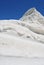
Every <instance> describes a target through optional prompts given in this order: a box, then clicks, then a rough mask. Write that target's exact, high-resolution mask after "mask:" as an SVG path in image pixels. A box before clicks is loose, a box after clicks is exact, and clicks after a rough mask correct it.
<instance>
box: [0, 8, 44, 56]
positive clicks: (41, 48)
mask: <svg viewBox="0 0 44 65" xmlns="http://www.w3.org/2000/svg"><path fill="white" fill-rule="evenodd" d="M0 55H8V56H9V55H10V56H24V57H44V16H42V15H41V13H39V12H38V11H37V10H36V9H35V8H31V9H30V10H28V11H27V12H26V13H25V14H24V15H23V16H22V17H21V18H20V19H19V20H0Z"/></svg>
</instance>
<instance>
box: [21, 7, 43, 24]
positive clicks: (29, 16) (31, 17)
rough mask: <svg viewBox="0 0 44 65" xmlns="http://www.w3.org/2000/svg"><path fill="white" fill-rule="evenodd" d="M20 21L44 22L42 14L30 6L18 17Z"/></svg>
mask: <svg viewBox="0 0 44 65" xmlns="http://www.w3.org/2000/svg"><path fill="white" fill-rule="evenodd" d="M20 20H22V21H28V22H34V21H36V22H39V23H42V24H44V16H43V15H42V14H41V13H40V12H39V11H38V10H37V9H36V8H31V9H29V10H28V11H27V12H25V14H24V15H23V16H22V17H21V18H20Z"/></svg>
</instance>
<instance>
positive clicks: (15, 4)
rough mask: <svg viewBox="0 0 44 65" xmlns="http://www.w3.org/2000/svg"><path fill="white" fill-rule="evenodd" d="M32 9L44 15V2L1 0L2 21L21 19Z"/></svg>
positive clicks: (0, 12) (0, 15)
mask: <svg viewBox="0 0 44 65" xmlns="http://www.w3.org/2000/svg"><path fill="white" fill-rule="evenodd" d="M32 7H35V8H36V9H37V10H38V11H40V12H41V13H42V14H43V15H44V0H0V19H19V18H20V17H21V16H22V15H23V14H24V13H25V12H26V11H27V10H28V9H30V8H32Z"/></svg>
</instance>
